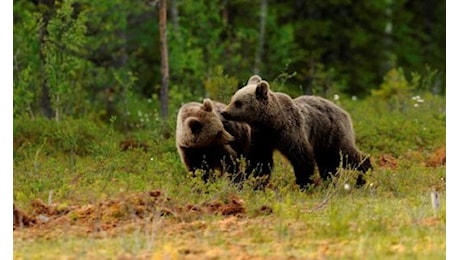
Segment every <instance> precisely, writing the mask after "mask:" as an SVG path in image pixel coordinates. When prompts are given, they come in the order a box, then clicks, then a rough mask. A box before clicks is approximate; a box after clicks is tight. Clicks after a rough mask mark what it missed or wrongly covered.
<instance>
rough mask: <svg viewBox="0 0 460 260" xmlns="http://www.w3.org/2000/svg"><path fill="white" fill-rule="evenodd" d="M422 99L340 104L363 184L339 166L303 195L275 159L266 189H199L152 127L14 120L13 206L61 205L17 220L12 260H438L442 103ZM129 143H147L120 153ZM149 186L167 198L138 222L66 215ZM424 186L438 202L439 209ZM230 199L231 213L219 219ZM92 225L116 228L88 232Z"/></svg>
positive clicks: (441, 245) (442, 212)
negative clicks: (33, 221)
mask: <svg viewBox="0 0 460 260" xmlns="http://www.w3.org/2000/svg"><path fill="white" fill-rule="evenodd" d="M423 98H424V103H423V104H421V105H420V106H414V104H412V103H411V102H413V100H412V99H411V98H410V97H409V98H407V100H406V101H407V102H406V104H405V105H401V102H399V103H398V104H399V105H398V107H391V106H389V105H388V103H383V102H382V103H380V102H376V101H375V100H360V101H352V100H344V99H341V100H340V101H338V102H340V105H341V106H343V107H344V108H346V109H347V110H348V111H349V112H350V114H351V115H352V117H353V120H354V124H355V131H356V135H357V142H358V146H359V147H360V149H361V150H363V151H364V152H368V153H370V154H371V155H372V161H373V163H374V166H375V170H374V171H373V173H372V175H369V176H367V180H368V185H366V186H365V187H363V188H361V189H355V188H352V189H351V190H346V189H345V188H344V185H345V183H351V184H352V182H353V178H354V177H355V174H356V173H354V172H352V171H342V174H341V175H340V176H339V177H337V178H333V179H332V180H331V181H330V182H323V183H321V184H320V185H319V186H318V187H315V188H312V189H311V190H310V191H307V192H301V191H299V190H298V189H297V187H296V186H295V185H294V183H295V181H294V174H293V171H292V168H291V166H290V165H289V163H288V162H287V161H286V160H285V159H284V158H282V157H281V156H280V155H279V154H276V155H275V162H276V165H275V171H274V173H273V176H272V179H271V185H270V186H269V188H267V189H266V190H265V191H254V190H253V189H252V188H251V187H250V185H249V184H248V185H246V186H245V187H244V188H243V189H242V190H239V189H237V188H235V187H234V186H232V185H231V184H230V183H229V181H228V180H227V179H219V180H218V181H216V182H214V183H208V184H203V183H201V181H200V180H198V179H193V178H191V177H190V176H188V175H187V174H186V173H185V170H184V168H183V166H182V165H181V163H180V160H179V157H178V155H177V152H176V150H175V146H174V140H173V138H169V139H165V138H163V135H162V134H161V131H160V130H158V129H159V128H160V127H155V126H152V128H149V129H147V130H145V129H144V130H142V129H140V130H138V131H135V132H133V133H131V134H130V136H129V137H127V136H125V135H122V134H120V133H118V132H116V131H114V130H112V129H111V128H110V127H106V126H103V125H94V124H92V123H91V122H88V121H84V120H68V121H66V122H61V123H55V122H49V121H46V120H35V121H26V120H16V121H15V124H14V141H15V143H14V187H13V188H14V201H15V204H16V205H17V206H18V207H20V208H21V209H23V210H24V211H25V212H27V213H28V214H30V215H32V216H35V217H37V216H38V215H40V214H38V213H37V212H36V208H34V206H33V205H32V203H31V202H32V201H34V199H37V198H38V199H41V200H42V201H44V202H45V204H47V205H48V202H51V204H53V205H57V206H56V207H57V208H60V209H66V210H67V209H68V210H67V211H66V210H63V211H62V212H63V213H59V214H61V215H60V216H59V217H57V218H56V219H53V221H50V222H49V223H45V224H41V225H34V226H32V227H22V228H21V227H17V228H16V229H15V230H14V258H15V259H43V258H47V259H53V258H55V259H61V258H66V257H70V258H82V259H93V258H104V259H134V258H136V259H139V258H140V259H150V258H153V259H164V258H165V257H167V258H169V259H197V258H198V259H235V258H237V259H280V258H281V259H286V258H299V259H304V258H309V259H324V258H327V259H338V258H341V259H342V258H352V259H355V258H363V257H365V258H371V259H388V258H397V259H404V258H407V259H444V258H445V257H446V253H445V250H446V204H445V201H446V193H445V181H446V168H445V166H444V165H443V164H442V161H443V160H445V152H444V155H443V153H442V150H443V149H444V151H445V100H444V99H442V98H440V97H435V96H430V95H427V96H424V97H423ZM173 120H174V119H171V122H173ZM127 139H130V140H136V141H140V142H141V143H142V144H144V145H145V146H148V147H149V148H148V150H147V151H145V150H144V149H143V147H141V148H138V149H131V150H127V151H122V149H120V143H122V142H123V141H126V140H127ZM439 151H441V152H439ZM443 156H444V159H443ZM371 184H372V185H371ZM146 191H161V194H162V196H164V198H168V199H163V200H158V201H155V203H154V204H152V205H150V206H149V207H150V208H148V207H147V206H145V205H143V204H142V203H141V204H136V206H138V205H143V206H145V208H148V209H149V210H150V211H146V212H147V213H146V214H145V215H142V217H139V216H135V215H134V214H132V212H131V211H130V210H125V211H123V210H120V211H116V212H115V213H114V211H113V209H114V208H113V207H112V208H111V207H109V206H107V207H106V208H101V210H100V214H101V215H100V216H99V217H100V218H95V219H91V218H88V219H84V218H83V217H82V216H83V215H79V213H78V214H77V213H75V212H80V211H74V212H72V211H70V209H72V208H73V207H80V208H79V209H78V210H81V208H85V207H88V205H97V204H98V203H106V204H107V205H108V204H110V203H109V202H110V201H112V202H111V203H112V204H113V205H122V206H126V205H130V203H132V200H129V199H128V198H130V197H129V196H130V195H132V194H137V193H139V192H146ZM432 191H437V193H438V195H439V197H440V202H441V204H440V207H439V208H438V209H437V210H434V209H433V207H432V201H431V192H432ZM233 200H236V202H234V201H233ZM114 201H115V202H120V201H121V202H124V204H116V203H115V202H114ZM141 202H142V201H141ZM216 203H217V204H216ZM232 203H233V204H235V205H238V207H239V208H240V211H238V212H237V213H235V214H226V213H225V210H224V208H225V207H226V206H227V205H233V204H232ZM106 204H104V205H106ZM144 204H145V203H144ZM216 205H221V206H216ZM120 207H121V206H120ZM212 207H217V208H218V209H219V210H216V211H213V210H211V208H212ZM128 208H129V207H128ZM195 208H196V209H197V210H195ZM103 209H104V210H105V209H107V210H112V211H110V212H108V211H104V210H103ZM185 209H188V210H185ZM69 211H70V212H72V214H70V213H68V212H69ZM34 212H35V213H34ZM65 212H67V213H65ZM165 212H167V213H168V214H165ZM230 213H231V212H230ZM50 214H51V213H50ZM59 214H57V213H56V216H58V215H59ZM43 216H45V217H50V216H51V215H46V214H43V213H42V217H43ZM83 220H85V221H83ZM98 223H102V224H114V223H115V224H116V226H110V227H108V228H104V225H102V228H101V227H99V228H95V227H96V226H97V225H98Z"/></svg>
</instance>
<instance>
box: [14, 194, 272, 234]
mask: <svg viewBox="0 0 460 260" xmlns="http://www.w3.org/2000/svg"><path fill="white" fill-rule="evenodd" d="M31 208H32V209H31V212H25V211H24V210H22V209H20V208H18V207H17V206H16V205H15V204H13V219H14V221H13V230H16V231H17V232H19V233H28V234H30V236H31V237H33V236H48V235H51V234H55V235H58V234H59V233H60V232H59V230H61V232H65V233H68V232H69V231H70V232H72V233H73V234H76V235H84V234H88V233H94V232H96V233H97V232H99V231H115V229H120V228H121V229H122V228H126V227H129V226H130V225H132V223H136V222H139V220H151V219H153V218H169V219H173V220H174V219H176V220H178V221H179V222H191V221H194V220H197V219H200V218H202V217H203V216H204V215H206V214H208V215H220V216H234V217H243V216H245V215H246V208H245V205H244V201H243V200H242V199H240V198H238V197H237V196H234V195H232V196H229V197H228V198H225V199H224V200H215V201H211V202H204V203H201V204H195V205H194V204H185V205H180V204H179V203H175V202H173V200H172V199H171V198H169V197H166V196H164V195H163V193H162V192H161V191H158V190H155V191H149V192H142V193H132V194H121V195H120V196H119V197H117V198H111V199H107V200H103V201H100V202H98V203H95V204H88V205H71V206H66V205H60V204H58V203H53V204H46V203H44V202H43V201H41V200H39V199H35V200H33V201H32V202H31ZM259 211H260V214H261V215H267V214H271V213H272V209H271V208H269V207H267V206H264V207H262V208H261V209H260V210H259ZM144 222H145V221H144ZM20 231H27V232H20ZM17 232H15V233H17ZM56 232H57V234H56ZM32 234H34V235H32ZM23 235H24V234H23ZM27 236H28V237H29V235H27Z"/></svg>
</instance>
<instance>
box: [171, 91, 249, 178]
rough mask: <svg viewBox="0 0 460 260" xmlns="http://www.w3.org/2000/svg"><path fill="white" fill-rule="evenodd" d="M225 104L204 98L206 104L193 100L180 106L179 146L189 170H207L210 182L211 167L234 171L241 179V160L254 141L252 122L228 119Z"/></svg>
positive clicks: (178, 117) (205, 176) (231, 176)
mask: <svg viewBox="0 0 460 260" xmlns="http://www.w3.org/2000/svg"><path fill="white" fill-rule="evenodd" d="M225 106H226V105H225V104H223V103H220V102H216V101H211V100H210V99H208V98H207V99H204V100H203V104H201V103H197V102H189V103H186V104H184V105H182V107H181V108H180V109H179V112H178V114H177V124H176V147H177V151H178V153H179V155H180V158H181V161H182V163H183V164H184V166H185V167H186V169H187V170H188V171H189V172H192V173H193V174H195V171H196V170H202V171H203V174H204V175H203V180H204V181H207V180H208V178H209V177H210V175H209V174H210V172H211V170H219V171H220V173H222V174H223V173H225V172H227V173H230V176H229V177H230V178H232V179H233V181H235V182H240V181H241V180H242V178H243V173H242V172H241V170H240V166H239V160H238V159H240V158H241V157H246V156H247V153H248V151H249V145H250V140H251V129H250V127H249V125H248V124H246V123H242V122H236V121H229V120H225V119H224V118H223V117H222V116H221V114H220V110H222V109H223V108H225Z"/></svg>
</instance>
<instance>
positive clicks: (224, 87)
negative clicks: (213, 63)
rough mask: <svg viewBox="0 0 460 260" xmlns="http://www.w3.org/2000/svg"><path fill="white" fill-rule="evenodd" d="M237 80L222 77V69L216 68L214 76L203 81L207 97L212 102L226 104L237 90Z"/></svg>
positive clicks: (226, 76) (225, 76)
mask: <svg viewBox="0 0 460 260" xmlns="http://www.w3.org/2000/svg"><path fill="white" fill-rule="evenodd" d="M237 87H238V80H237V79H236V78H234V77H229V76H228V75H223V68H222V67H221V66H218V67H217V68H216V69H215V72H214V74H212V75H211V76H209V77H208V78H207V79H206V80H205V81H204V88H205V89H206V91H207V96H208V97H209V98H211V99H213V100H217V101H220V102H224V103H227V102H228V100H230V98H231V97H232V95H233V94H234V93H235V91H236V90H237V89H238V88H237Z"/></svg>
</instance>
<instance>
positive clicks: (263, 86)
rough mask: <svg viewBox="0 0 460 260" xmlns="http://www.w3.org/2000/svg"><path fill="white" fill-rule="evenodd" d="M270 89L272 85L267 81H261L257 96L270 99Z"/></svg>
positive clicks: (257, 88)
mask: <svg viewBox="0 0 460 260" xmlns="http://www.w3.org/2000/svg"><path fill="white" fill-rule="evenodd" d="M269 89H270V85H269V84H268V82H267V81H265V80H263V81H261V82H260V83H259V84H258V85H257V87H256V97H257V99H261V100H266V99H268V90H269Z"/></svg>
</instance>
